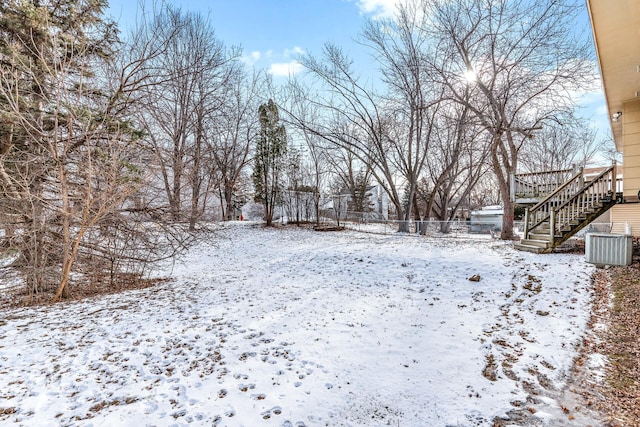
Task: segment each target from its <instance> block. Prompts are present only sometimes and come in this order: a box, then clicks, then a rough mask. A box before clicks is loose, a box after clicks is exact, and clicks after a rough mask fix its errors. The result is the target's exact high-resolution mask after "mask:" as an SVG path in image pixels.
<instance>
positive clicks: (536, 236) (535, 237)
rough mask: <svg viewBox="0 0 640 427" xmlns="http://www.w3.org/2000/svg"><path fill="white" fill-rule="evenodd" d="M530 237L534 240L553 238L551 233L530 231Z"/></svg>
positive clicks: (550, 239) (548, 240)
mask: <svg viewBox="0 0 640 427" xmlns="http://www.w3.org/2000/svg"><path fill="white" fill-rule="evenodd" d="M529 239H532V240H544V241H546V242H551V241H553V239H552V238H551V235H550V234H549V233H544V234H543V233H529Z"/></svg>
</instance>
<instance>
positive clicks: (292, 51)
mask: <svg viewBox="0 0 640 427" xmlns="http://www.w3.org/2000/svg"><path fill="white" fill-rule="evenodd" d="M305 53H306V52H305V51H304V49H302V48H301V47H300V46H294V47H293V49H285V50H284V57H285V58H291V57H292V56H295V55H304V54H305Z"/></svg>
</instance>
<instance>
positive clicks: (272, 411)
mask: <svg viewBox="0 0 640 427" xmlns="http://www.w3.org/2000/svg"><path fill="white" fill-rule="evenodd" d="M216 241H217V243H216V245H215V246H212V245H200V246H198V247H197V248H194V249H193V250H192V251H191V252H190V253H189V254H188V256H185V257H184V258H183V259H181V260H180V262H178V263H176V265H175V266H174V267H173V271H172V274H173V276H174V277H175V281H174V282H171V283H166V284H163V285H159V286H157V287H155V288H152V289H146V290H140V291H132V292H128V293H125V294H120V295H113V296H107V297H101V298H98V299H93V300H89V301H85V302H82V303H74V304H67V305H57V306H54V307H44V308H35V309H21V310H10V311H4V312H0V423H7V422H9V421H16V422H17V423H18V424H22V425H38V426H47V425H56V426H57V425H93V426H116V425H122V426H136V427H141V426H145V425H159V426H165V425H219V426H224V425H228V426H252V427H253V426H291V427H295V426H325V425H328V426H385V425H390V426H490V425H491V420H492V419H493V418H494V417H495V416H500V415H504V414H505V413H507V412H508V411H510V410H512V409H514V408H519V407H520V408H526V407H529V406H530V403H527V402H526V399H527V396H528V395H529V394H530V393H531V392H535V391H536V390H544V389H545V388H546V389H550V388H553V387H555V388H561V387H562V386H563V384H564V381H565V380H566V375H567V372H568V371H569V368H570V366H571V363H572V358H573V356H574V355H575V344H576V343H577V342H579V341H580V338H581V335H582V334H583V332H584V329H585V324H586V321H587V317H588V312H589V304H590V298H591V292H590V287H589V281H590V274H591V272H592V268H591V266H589V265H587V264H585V263H584V257H583V256H578V255H547V256H541V255H532V254H528V253H522V252H517V251H514V250H513V249H512V248H511V246H510V244H509V243H505V242H500V241H495V240H486V239H485V240H465V239H460V238H458V239H429V238H424V237H422V238H421V237H415V236H407V235H385V236H382V235H374V234H365V233H358V232H352V231H347V232H338V233H318V232H313V231H309V230H302V229H296V228H295V227H289V228H286V229H278V230H272V229H263V228H260V227H252V226H250V225H248V224H234V225H230V226H227V227H225V228H223V229H222V230H221V231H220V232H219V237H218V238H217V239H216ZM158 274H169V270H167V271H166V272H158ZM473 275H479V276H480V278H481V279H480V281H479V282H473V281H469V280H468V278H469V277H471V276H473ZM549 406H551V407H552V406H553V403H551V405H549V404H548V405H546V407H549ZM532 409H533V408H532ZM535 416H537V417H539V418H541V419H542V420H545V422H548V421H549V420H550V419H551V418H552V415H551V412H547V411H545V410H541V409H540V408H538V409H537V410H536V413H535Z"/></svg>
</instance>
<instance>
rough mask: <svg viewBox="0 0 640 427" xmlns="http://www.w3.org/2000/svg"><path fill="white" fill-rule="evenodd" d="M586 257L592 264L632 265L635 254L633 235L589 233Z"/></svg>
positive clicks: (586, 239) (586, 238)
mask: <svg viewBox="0 0 640 427" xmlns="http://www.w3.org/2000/svg"><path fill="white" fill-rule="evenodd" d="M584 249H585V251H584V252H585V257H586V261H587V262H588V263H590V264H595V265H597V266H603V265H630V264H631V256H632V255H633V237H632V236H631V235H627V234H611V233H587V234H586V235H585V248H584Z"/></svg>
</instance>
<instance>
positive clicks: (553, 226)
mask: <svg viewBox="0 0 640 427" xmlns="http://www.w3.org/2000/svg"><path fill="white" fill-rule="evenodd" d="M555 229H556V210H555V208H551V211H550V212H549V234H550V235H551V247H553V240H554V238H555V235H556V232H555Z"/></svg>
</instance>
